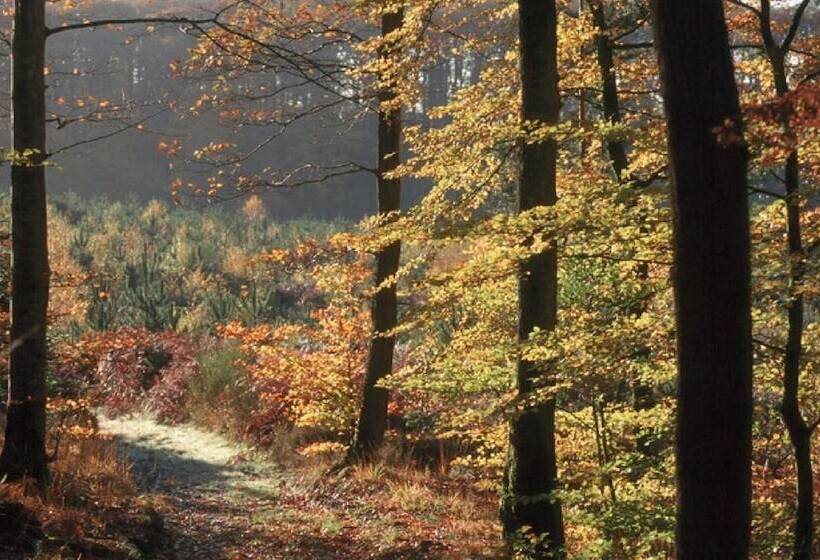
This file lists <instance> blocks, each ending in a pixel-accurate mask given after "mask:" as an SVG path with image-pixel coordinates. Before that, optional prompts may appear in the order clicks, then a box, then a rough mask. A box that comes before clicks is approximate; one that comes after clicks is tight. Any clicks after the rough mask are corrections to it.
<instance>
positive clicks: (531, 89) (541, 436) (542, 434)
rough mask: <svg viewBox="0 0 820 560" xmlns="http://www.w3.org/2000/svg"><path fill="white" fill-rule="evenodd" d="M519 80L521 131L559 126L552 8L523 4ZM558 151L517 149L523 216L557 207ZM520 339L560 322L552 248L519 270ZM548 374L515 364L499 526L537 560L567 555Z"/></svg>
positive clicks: (549, 142) (533, 1)
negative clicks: (515, 406) (525, 542)
mask: <svg viewBox="0 0 820 560" xmlns="http://www.w3.org/2000/svg"><path fill="white" fill-rule="evenodd" d="M518 9H519V33H520V38H519V41H520V47H519V48H520V56H521V60H520V65H521V66H520V72H521V92H522V98H523V104H522V113H521V119H522V121H523V123H524V124H525V125H527V124H528V125H532V124H540V125H554V124H556V123H557V122H558V115H559V111H560V108H561V98H560V94H559V92H558V17H557V10H556V6H555V2H553V1H550V2H543V1H540V0H520V1H519V3H518ZM557 156H558V146H557V143H556V141H555V139H553V138H548V139H546V140H540V141H536V142H529V141H525V142H524V143H523V146H522V155H521V159H522V161H521V171H520V177H519V186H518V200H519V210H520V211H521V212H527V211H529V210H532V209H536V208H539V207H545V206H553V205H555V203H556V201H557V198H558V197H557V192H556V165H557ZM518 296H519V303H518V316H519V319H518V339H519V341H520V342H522V343H523V342H526V341H527V340H528V339H529V337H530V335H531V334H532V333H533V331H535V330H543V331H551V330H553V329H555V326H556V323H557V316H558V252H557V248H556V247H555V245H554V244H553V246H552V247H549V248H547V249H545V250H542V251H540V252H537V253H534V254H532V255H531V256H528V257H527V258H526V260H524V262H523V263H522V264H521V265H520V269H519V289H518ZM550 375H551V374H550V371H548V370H545V369H542V368H540V367H538V366H537V365H536V364H535V363H533V362H531V361H529V360H526V359H524V358H519V361H518V376H517V389H518V394H519V396H520V397H521V399H522V400H523V401H525V404H524V406H525V409H524V410H523V411H520V412H519V413H518V414H517V415H516V416H515V417H514V418H513V419H512V422H511V425H510V436H509V438H510V441H509V451H508V457H507V465H506V469H505V473H504V491H503V492H504V494H503V496H502V506H501V519H502V522H503V525H504V533H505V535H506V537H507V539H508V540H510V539H514V538H516V536H518V535H520V533H521V532H522V531H524V532H529V533H531V534H532V535H534V536H536V537H537V538H538V539H539V542H538V543H537V544H536V548H537V551H536V555H537V557H539V558H558V557H562V556H563V554H564V552H563V548H564V533H563V521H562V515H561V503H560V501H559V500H558V499H557V497H556V495H555V493H556V490H557V489H558V471H557V466H556V463H557V462H556V453H555V401H554V399H553V398H550V399H549V400H547V401H546V402H539V403H537V404H532V403H529V402H526V401H527V399H528V398H531V396H532V393H533V391H534V390H535V389H536V387H537V386H538V385H539V384H541V383H544V382H545V381H546V382H549V377H550Z"/></svg>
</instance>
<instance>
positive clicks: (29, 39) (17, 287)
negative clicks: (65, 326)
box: [0, 0, 49, 486]
mask: <svg viewBox="0 0 820 560" xmlns="http://www.w3.org/2000/svg"><path fill="white" fill-rule="evenodd" d="M45 40H46V27H45V0H17V1H16V2H15V13H14V36H13V39H12V42H13V44H12V60H13V61H12V84H13V85H12V131H13V133H12V134H13V138H12V144H13V147H14V153H15V159H14V161H13V162H12V168H11V185H12V186H11V191H12V193H11V194H12V208H11V215H12V218H11V220H12V280H11V284H12V285H11V351H10V361H9V401H8V417H7V422H6V433H5V442H4V446H3V451H2V454H0V473H2V475H5V476H6V477H7V478H8V479H17V478H21V477H24V476H28V477H33V478H34V479H36V480H37V481H38V482H39V483H40V484H41V486H44V485H45V483H46V481H47V480H48V469H47V464H46V451H45V431H46V360H47V348H46V323H47V309H48V292H49V269H48V243H47V233H46V224H47V222H46V181H45V168H44V161H45V157H46V142H45V141H46V124H45V123H46V112H45ZM0 476H1V475H0Z"/></svg>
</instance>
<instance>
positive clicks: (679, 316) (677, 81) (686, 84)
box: [652, 0, 752, 560]
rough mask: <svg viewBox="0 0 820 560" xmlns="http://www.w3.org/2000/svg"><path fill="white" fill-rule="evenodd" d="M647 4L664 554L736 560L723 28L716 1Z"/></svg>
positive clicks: (739, 217)
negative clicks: (664, 170)
mask: <svg viewBox="0 0 820 560" xmlns="http://www.w3.org/2000/svg"><path fill="white" fill-rule="evenodd" d="M652 8H653V13H654V17H655V45H656V49H657V51H658V58H659V61H660V77H661V86H662V92H663V97H664V108H665V111H666V118H667V124H668V129H669V130H668V144H669V157H670V164H671V172H672V177H673V189H672V205H673V212H674V239H673V246H674V272H673V281H674V288H675V304H676V325H677V354H678V357H677V359H678V409H677V449H676V451H677V482H678V512H677V538H676V542H677V556H676V558H678V560H695V559H697V560H703V559H712V558H714V559H721V560H741V559H743V560H746V559H747V558H748V554H749V533H750V524H751V521H750V520H751V441H752V438H751V421H752V347H751V312H750V300H751V296H750V287H749V284H750V264H749V245H750V241H749V212H748V201H747V195H746V190H747V177H746V173H747V165H748V156H747V153H746V150H745V147H744V146H743V142H742V138H741V137H740V134H741V133H742V126H741V117H740V106H739V102H738V92H737V86H736V84H735V79H734V69H733V65H732V59H731V55H730V51H729V42H728V33H727V30H726V23H725V19H724V12H723V5H722V2H721V0H688V1H687V2H679V1H675V0H653V2H652ZM719 129H720V130H723V132H724V134H720V133H719V132H720V130H719ZM732 135H735V136H732Z"/></svg>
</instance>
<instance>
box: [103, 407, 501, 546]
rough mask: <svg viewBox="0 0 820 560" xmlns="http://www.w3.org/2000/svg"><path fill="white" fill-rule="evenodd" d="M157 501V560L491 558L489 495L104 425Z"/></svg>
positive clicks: (441, 481)
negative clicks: (161, 533) (286, 464)
mask: <svg viewBox="0 0 820 560" xmlns="http://www.w3.org/2000/svg"><path fill="white" fill-rule="evenodd" d="M100 428H101V430H102V431H103V432H108V433H110V434H112V435H113V436H114V437H115V439H116V441H117V442H118V444H119V446H120V448H121V449H122V451H123V453H124V455H125V457H126V460H127V461H128V463H129V464H131V465H132V467H131V472H132V475H133V476H134V478H135V479H136V481H137V483H138V485H139V487H140V491H141V492H145V493H146V494H152V495H154V496H156V497H157V498H158V500H157V501H156V502H155V503H160V504H161V505H160V506H159V509H160V513H161V515H162V518H163V520H164V526H165V533H166V534H167V538H168V542H167V543H163V546H162V547H160V552H158V553H157V555H156V556H155V557H156V558H158V559H163V560H165V559H168V560H177V559H179V560H188V559H203V560H204V559H208V560H223V559H224V560H251V559H265V560H268V559H269V560H278V559H297V558H298V559H315V560H325V559H349V560H358V559H362V560H363V559H379V560H404V559H406V560H424V559H448V558H453V559H455V558H458V559H468V558H490V557H493V556H494V552H495V551H494V548H495V545H496V532H497V528H496V522H495V514H494V503H493V500H492V498H490V497H489V496H487V499H476V497H475V493H474V492H471V491H470V490H469V488H467V487H465V486H464V485H463V484H462V483H457V482H455V481H453V480H450V479H448V478H446V477H442V476H435V475H432V474H431V473H429V472H422V471H417V470H415V469H412V468H409V467H407V468H404V469H401V470H396V468H390V467H386V466H384V465H374V466H370V467H356V468H355V469H354V470H353V471H352V472H349V473H347V475H346V476H341V477H335V478H333V479H327V478H323V473H324V471H325V470H326V465H324V466H323V465H320V464H314V465H313V466H304V465H303V466H301V467H300V468H294V469H291V468H283V467H278V466H276V465H274V464H273V463H271V462H269V461H267V460H264V459H260V458H259V457H257V456H255V455H254V453H252V452H251V451H249V450H248V449H246V448H244V447H242V446H241V445H238V444H235V443H232V442H230V441H229V440H227V439H225V438H223V437H222V436H219V435H216V434H213V433H209V432H207V431H203V430H202V429H200V428H198V427H195V426H193V425H187V424H186V425H178V426H167V425H162V424H159V423H157V422H155V421H154V420H153V419H151V418H150V417H149V416H146V415H133V416H127V417H121V418H117V419H105V418H103V419H101V420H100Z"/></svg>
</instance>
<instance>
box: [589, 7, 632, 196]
mask: <svg viewBox="0 0 820 560" xmlns="http://www.w3.org/2000/svg"><path fill="white" fill-rule="evenodd" d="M589 7H590V11H591V12H592V19H593V22H594V23H595V27H597V28H598V35H597V36H596V37H595V50H596V53H597V56H598V69H599V71H600V73H601V86H602V87H601V89H602V91H603V109H604V118H606V120H608V121H609V122H611V123H620V122H621V103H620V100H619V98H618V78H617V76H616V74H615V55H614V50H613V48H612V41H611V39H610V37H609V35H608V34H607V31H608V26H607V22H606V14H605V13H604V6H603V2H602V0H590V2H589ZM606 148H607V152H608V153H609V159H610V161H611V162H612V170H613V171H614V172H615V175H616V177H617V178H618V180H619V181H628V180H629V178H628V177H624V172H625V171H626V168H627V166H628V165H629V161H628V159H627V155H626V146H624V143H623V141H622V140H610V141H609V142H607V145H606Z"/></svg>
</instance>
